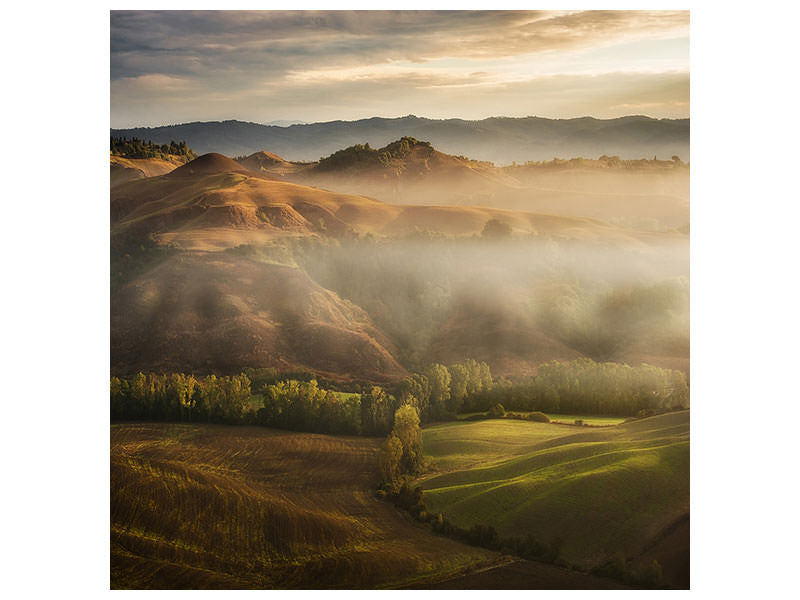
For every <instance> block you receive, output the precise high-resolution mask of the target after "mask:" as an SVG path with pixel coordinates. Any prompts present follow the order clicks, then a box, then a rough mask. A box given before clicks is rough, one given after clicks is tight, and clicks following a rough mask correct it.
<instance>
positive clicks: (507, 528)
mask: <svg viewBox="0 0 800 600" xmlns="http://www.w3.org/2000/svg"><path fill="white" fill-rule="evenodd" d="M423 439H424V447H425V452H426V454H427V455H428V456H429V457H430V458H431V459H432V461H433V466H434V469H436V471H435V472H434V473H433V474H429V475H427V476H426V477H424V478H423V479H422V484H423V487H424V488H425V503H426V505H427V507H428V510H429V511H431V512H441V513H444V514H445V515H446V516H447V517H448V518H449V519H450V520H451V521H452V522H453V523H455V524H456V525H459V526H461V527H470V526H472V525H475V524H486V525H492V526H494V527H495V528H496V529H497V531H498V533H499V534H500V536H501V537H510V536H523V537H524V536H525V535H527V534H528V533H532V534H533V535H534V536H535V537H536V539H537V540H539V541H541V542H543V543H550V542H552V541H553V540H555V539H560V540H561V541H562V547H561V554H562V557H563V558H564V559H566V560H567V561H569V562H570V563H572V564H576V565H578V566H580V567H587V568H588V567H592V566H596V565H598V564H600V563H602V562H604V561H605V560H607V559H609V558H611V557H613V556H614V555H616V554H617V553H622V554H624V556H625V557H626V558H627V559H629V560H630V561H632V562H633V563H635V562H636V560H637V559H638V558H639V557H641V556H644V555H645V553H647V556H648V557H649V558H650V560H652V558H656V559H658V558H659V557H661V556H663V557H664V559H663V560H664V562H665V563H666V562H669V564H665V565H664V576H665V580H668V581H670V582H671V583H672V585H675V586H676V587H681V586H683V585H684V583H686V584H687V585H688V566H687V567H686V568H685V577H686V578H687V579H686V581H685V582H684V564H686V565H688V527H686V528H685V529H686V531H685V535H684V534H681V535H680V536H676V535H674V534H673V533H674V531H676V523H683V522H684V521H686V520H687V519H688V512H689V412H688V411H682V412H678V413H670V414H665V415H660V416H656V417H650V418H647V419H641V420H637V421H633V422H630V423H627V424H623V425H618V426H614V427H602V428H588V427H587V428H577V427H574V426H569V425H554V424H544V423H532V422H526V421H518V420H511V419H507V420H506V419H497V420H487V421H475V422H454V423H447V424H441V425H436V426H432V427H428V428H426V429H425V430H424V432H423ZM687 522H688V521H687ZM678 529H680V528H678ZM681 531H683V530H682V529H681ZM684 542H685V546H686V547H685V548H683V547H682V546H683V544H684ZM660 544H661V545H664V544H666V546H668V547H666V546H665V547H663V548H661V546H660ZM659 552H661V553H659ZM660 562H661V561H660Z"/></svg>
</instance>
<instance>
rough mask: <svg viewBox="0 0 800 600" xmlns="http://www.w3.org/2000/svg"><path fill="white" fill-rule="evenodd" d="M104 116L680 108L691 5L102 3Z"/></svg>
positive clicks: (127, 119) (678, 113) (312, 116)
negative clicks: (459, 7)
mask: <svg viewBox="0 0 800 600" xmlns="http://www.w3.org/2000/svg"><path fill="white" fill-rule="evenodd" d="M110 58H111V126H112V127H115V128H125V127H134V126H157V125H167V124H174V123H185V122H189V121H219V120H227V119H237V120H242V121H252V122H256V123H272V122H284V121H286V122H318V121H333V120H339V119H341V120H356V119H362V118H369V117H373V116H380V117H400V116H403V115H408V114H414V115H417V116H420V117H428V118H439V119H441V118H462V119H482V118H486V117H490V116H511V117H515V116H540V117H549V118H572V117H580V116H593V117H597V118H613V117H619V116H624V115H631V114H642V115H648V116H651V117H656V118H685V117H688V116H689V12H688V11H196V12H193V11H111V57H110Z"/></svg>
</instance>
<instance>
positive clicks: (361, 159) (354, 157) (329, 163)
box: [314, 136, 433, 172]
mask: <svg viewBox="0 0 800 600" xmlns="http://www.w3.org/2000/svg"><path fill="white" fill-rule="evenodd" d="M418 146H424V147H425V148H428V149H431V150H432V149H433V147H432V146H431V144H430V142H423V141H420V140H417V139H415V138H413V137H408V136H406V137H402V138H400V139H399V140H396V141H394V142H391V143H389V144H387V145H386V146H384V147H383V148H378V149H375V148H371V147H370V145H369V143H366V144H355V145H353V146H349V147H347V148H344V149H342V150H338V151H336V152H334V153H333V154H331V155H330V156H326V157H324V158H320V159H319V163H318V164H317V166H316V167H314V170H315V171H320V172H324V171H335V170H340V169H348V168H352V167H358V168H359V169H360V168H365V167H366V168H376V167H388V166H389V165H390V164H391V162H392V160H394V159H402V158H405V157H407V156H408V155H409V154H411V151H412V150H413V149H414V148H416V147H418Z"/></svg>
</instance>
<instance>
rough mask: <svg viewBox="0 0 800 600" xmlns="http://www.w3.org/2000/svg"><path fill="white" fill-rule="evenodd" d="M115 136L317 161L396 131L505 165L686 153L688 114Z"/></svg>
mask: <svg viewBox="0 0 800 600" xmlns="http://www.w3.org/2000/svg"><path fill="white" fill-rule="evenodd" d="M112 134H113V135H115V136H125V137H139V138H142V139H151V140H154V141H156V142H159V143H167V142H169V141H170V140H175V139H180V140H186V141H187V142H188V144H189V145H190V146H192V147H193V148H194V149H195V150H196V151H197V152H199V153H207V152H222V153H224V154H227V155H230V156H241V155H248V154H251V153H253V152H258V151H260V150H263V149H265V148H267V149H269V150H270V151H271V152H275V153H277V154H279V155H280V156H283V157H285V158H287V159H289V160H317V159H318V158H319V157H320V156H326V155H328V154H331V153H332V152H335V151H337V150H339V149H341V148H345V147H348V146H352V145H354V144H363V143H365V142H368V143H369V144H371V145H372V146H373V147H375V148H380V147H381V146H384V145H386V144H388V143H390V142H391V141H393V140H396V139H398V138H400V137H402V136H412V137H416V138H419V139H425V140H429V141H430V142H431V143H433V144H434V145H435V146H436V147H437V148H440V149H441V150H442V151H443V152H446V153H449V154H465V155H467V156H470V157H472V158H476V159H478V160H486V161H493V162H496V163H498V164H510V163H511V162H512V161H517V162H524V161H528V160H550V159H552V158H554V157H557V156H558V157H570V156H585V157H590V158H597V157H599V156H600V155H602V154H608V155H619V156H620V157H622V158H640V157H642V156H647V157H650V156H659V157H662V158H669V157H671V156H672V155H678V156H680V157H681V158H682V159H683V160H688V158H689V119H675V120H673V119H652V118H649V117H644V116H629V117H621V118H618V119H595V118H592V117H582V118H576V119H545V118H541V117H523V118H509V117H492V118H488V119H483V120H480V121H466V120H463V119H426V118H420V117H416V116H413V115H408V116H405V117H400V118H396V119H385V118H379V117H375V118H371V119H362V120H359V121H330V122H326V123H311V124H302V125H291V126H288V127H278V126H270V125H259V124H257V123H247V122H242V121H222V122H219V121H214V122H195V123H184V124H180V125H169V126H163V127H140V128H133V129H112Z"/></svg>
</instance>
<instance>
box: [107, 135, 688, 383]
mask: <svg viewBox="0 0 800 600" xmlns="http://www.w3.org/2000/svg"><path fill="white" fill-rule="evenodd" d="M260 158H262V159H264V161H266V160H269V161H270V162H272V163H273V164H274V163H278V164H279V163H280V161H279V159H277V158H274V157H270V156H268V155H264V156H262V157H260ZM456 159H457V160H456V161H455V162H453V161H451V157H447V156H446V155H442V156H439V155H437V153H436V152H435V151H434V150H433V149H432V148H431V147H430V146H427V145H425V144H417V145H413V146H409V147H408V148H406V149H405V150H403V153H402V155H400V156H398V155H395V156H392V155H389V156H388V158H387V157H386V156H383V159H382V160H383V162H382V163H381V164H382V165H383V166H381V167H380V169H384V168H386V165H388V168H390V169H396V170H398V171H399V172H400V173H401V174H402V173H406V172H407V171H408V169H407V166H408V165H421V164H424V163H425V161H428V163H429V164H430V163H431V162H436V161H439V162H441V163H442V164H444V165H445V166H447V165H450V166H452V167H453V168H461V167H464V160H463V159H460V158H458V157H456ZM262 164H264V162H263V161H262ZM311 168H315V167H309V169H311ZM337 168H338V167H337ZM376 168H377V167H376ZM466 168H469V167H468V166H467V167H466ZM110 213H111V226H112V227H111V234H112V274H113V276H114V277H113V280H112V284H113V286H112V291H113V295H112V366H113V368H114V370H115V371H116V372H118V373H120V374H126V373H131V372H135V371H136V370H142V369H147V370H161V369H168V370H175V371H180V370H186V371H200V372H206V371H217V370H219V371H235V370H236V369H239V368H241V367H242V366H253V367H275V368H278V369H280V370H308V371H314V372H318V373H321V374H325V375H326V376H328V377H331V378H337V377H338V378H345V379H347V378H356V379H362V380H371V381H386V380H391V379H397V378H400V377H403V376H404V375H405V374H406V372H407V369H409V368H412V367H414V368H416V366H418V364H426V363H427V362H430V361H439V362H444V363H451V362H455V361H457V360H461V359H463V358H466V357H475V358H479V359H483V360H486V361H487V362H489V364H490V365H491V366H492V368H493V369H494V370H495V372H496V373H508V374H528V373H533V372H535V371H536V368H537V365H538V364H541V363H542V362H546V361H547V360H552V359H560V360H568V359H571V358H574V357H578V356H586V355H588V356H591V357H593V358H595V359H598V360H606V359H611V358H613V357H614V356H615V355H613V354H609V353H607V352H605V353H602V354H597V353H596V352H595V351H594V348H595V347H597V343H595V342H593V341H592V340H593V338H592V336H594V335H595V334H594V333H592V332H591V331H589V333H586V332H585V330H586V328H587V327H588V326H589V325H587V324H591V323H592V322H593V320H596V318H597V317H596V316H594V315H592V314H590V313H589V312H586V311H584V312H585V315H584V314H583V313H581V315H579V316H578V317H576V316H575V314H573V313H574V309H572V308H569V307H568V306H566V305H563V303H564V302H565V301H567V302H573V300H571V299H570V298H571V296H570V295H571V294H578V295H579V296H580V295H581V294H585V292H583V291H581V288H573V287H569V289H568V290H567V291H565V292H564V293H562V294H561V295H559V296H558V297H556V298H555V299H553V300H551V301H550V300H548V302H551V303H552V304H553V306H554V307H558V306H562V305H563V306H564V308H558V309H557V310H555V309H554V310H555V312H553V311H551V313H552V314H549V313H542V314H539V313H541V310H539V308H536V307H535V306H531V305H530V301H531V299H532V298H533V297H534V296H536V294H540V293H541V290H542V289H544V288H543V286H544V285H545V284H547V282H548V281H550V280H551V279H552V278H553V277H554V276H556V277H560V275H557V274H556V272H555V271H554V270H553V269H556V270H558V268H560V267H557V266H556V265H557V264H558V261H562V262H564V261H566V262H565V263H564V265H565V266H564V268H565V269H566V271H565V272H570V271H574V270H575V269H576V268H577V269H579V270H581V271H585V272H586V274H587V275H589V276H591V277H597V276H602V273H603V272H604V271H605V270H608V269H611V270H612V271H613V272H614V273H617V275H615V276H616V277H618V276H619V274H620V273H622V272H623V271H622V270H621V269H622V266H621V264H620V258H622V260H623V264H627V268H628V269H629V270H631V273H630V275H629V276H630V277H642V276H645V277H649V276H650V275H649V274H648V273H649V271H651V270H652V269H653V267H654V264H655V263H653V260H654V257H655V258H659V257H661V258H663V257H662V254H663V253H662V250H661V248H662V246H664V245H666V246H669V247H671V246H675V245H677V246H679V247H682V246H684V245H685V242H686V237H685V236H684V235H682V234H679V233H650V232H644V231H638V230H635V229H630V228H624V227H617V226H613V225H609V224H607V223H604V222H601V221H598V220H594V219H588V218H582V217H570V216H559V215H551V214H542V213H536V212H529V211H513V210H505V209H497V208H488V207H474V206H409V205H400V204H390V203H385V202H381V201H379V200H376V199H373V198H370V197H367V196H362V195H355V194H345V193H337V192H331V191H327V190H324V189H319V188H315V187H310V186H307V185H301V184H298V183H292V182H289V181H286V180H285V179H284V178H282V177H279V176H277V175H274V174H272V173H271V172H264V170H262V171H261V172H255V171H253V170H249V169H247V168H246V167H245V166H244V165H243V164H241V163H240V162H236V161H234V160H232V159H230V158H228V157H226V156H223V155H220V154H208V155H203V156H201V157H199V158H197V159H196V160H194V161H192V162H190V163H187V164H185V165H183V166H181V167H179V168H177V169H174V170H173V171H171V172H169V173H167V174H165V175H160V176H156V177H150V178H144V179H139V180H135V181H129V182H126V183H123V184H120V185H118V186H115V187H114V188H113V189H112V190H111V203H110ZM491 223H494V224H495V228H496V229H499V230H500V231H501V232H505V233H504V235H505V236H506V237H500V238H493V237H490V236H488V235H487V233H486V231H487V230H488V225H489V224H491ZM426 240H427V241H426ZM431 244H433V245H431ZM437 244H438V245H437ZM553 252H557V253H559V254H558V256H560V257H561V258H558V259H557V260H556V259H554V256H556V255H554V254H553ZM661 258H659V260H661ZM554 260H556V262H554ZM612 266H613V268H612ZM658 269H660V270H662V271H663V269H661V267H658ZM665 272H667V271H665ZM669 273H672V271H669ZM676 273H677V274H680V273H681V271H680V269H679V270H678V271H677V272H676ZM582 277H583V275H582ZM489 290H491V293H487V292H489ZM592 293H595V292H592ZM476 294H477V295H480V294H483V296H484V297H483V299H481V300H480V301H479V302H476V301H475V298H476V297H477V296H476ZM490 300H491V301H490ZM656 308H658V307H656ZM678 308H679V309H680V306H679V307H678ZM587 310H588V309H587ZM658 310H661V309H658ZM670 310H671V309H670ZM542 315H544V316H542ZM601 318H602V315H601ZM576 319H577V320H576ZM550 323H557V324H559V327H557V328H552V327H550ZM659 323H661V321H659ZM640 329H641V328H640ZM642 332H644V333H642ZM587 335H588V336H589V341H588V342H587V341H585V339H584V338H586V336H587ZM646 335H647V329H646V328H645V329H641V331H639V330H637V332H635V335H634V337H633V338H632V339H633V341H634V342H635V341H636V340H637V339H645V338H646ZM651 346H652V345H651ZM651 346H647V347H642V348H643V349H641V350H636V351H635V352H634V354H632V355H630V356H631V357H632V358H636V357H637V356H638V355H640V354H642V353H646V354H647V356H648V360H650V362H653V363H654V364H659V356H660V354H659V353H662V354H663V352H662V350H661V349H660V348H659V347H651ZM626 347H630V348H636V346H631V345H629V346H626ZM637 353H639V354H637Z"/></svg>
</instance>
